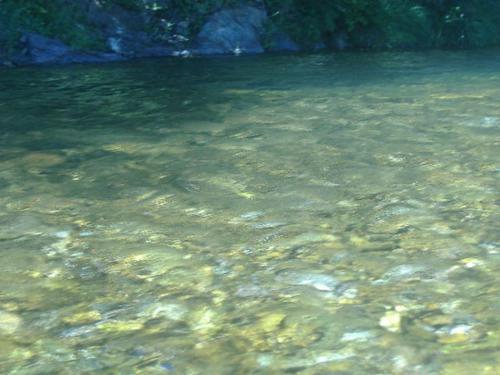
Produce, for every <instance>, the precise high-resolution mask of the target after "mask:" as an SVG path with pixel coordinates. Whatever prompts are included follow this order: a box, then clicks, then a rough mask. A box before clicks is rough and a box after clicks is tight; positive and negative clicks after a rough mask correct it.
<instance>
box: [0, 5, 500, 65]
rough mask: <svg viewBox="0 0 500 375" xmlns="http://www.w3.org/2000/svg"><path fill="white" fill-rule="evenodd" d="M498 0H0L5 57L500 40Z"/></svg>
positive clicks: (33, 59) (85, 57) (59, 60)
mask: <svg viewBox="0 0 500 375" xmlns="http://www.w3.org/2000/svg"><path fill="white" fill-rule="evenodd" d="M498 14H500V2H498V1H495V0H467V1H466V0H402V1H397V2H396V1H389V0H356V1H354V0H322V1H317V2H311V1H306V0H246V1H238V0H206V1H194V0H50V1H49V0H30V1H25V0H23V1H20V0H0V65H6V66H16V65H33V64H65V63H87V62H94V63H100V62H108V61H120V60H127V59H132V58H138V57H159V56H179V57H189V56H193V55H219V54H234V55H239V54H257V53H264V52H275V51H307V50H321V49H330V50H346V49H347V50H388V49H425V48H473V47H485V46H493V45H498V44H500V22H497V21H498V20H497V18H498Z"/></svg>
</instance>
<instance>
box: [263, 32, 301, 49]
mask: <svg viewBox="0 0 500 375" xmlns="http://www.w3.org/2000/svg"><path fill="white" fill-rule="evenodd" d="M269 50H270V51H273V52H284V51H289V52H298V51H300V50H301V48H300V46H299V45H298V44H297V43H295V42H294V41H293V40H292V39H291V38H290V37H289V36H288V35H287V34H285V33H284V32H282V31H277V32H275V33H273V35H271V45H270V47H269Z"/></svg>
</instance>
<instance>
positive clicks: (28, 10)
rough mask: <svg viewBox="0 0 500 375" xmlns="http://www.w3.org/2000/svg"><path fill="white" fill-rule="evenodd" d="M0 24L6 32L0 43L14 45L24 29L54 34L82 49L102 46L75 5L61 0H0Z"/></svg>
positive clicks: (10, 46)
mask: <svg viewBox="0 0 500 375" xmlns="http://www.w3.org/2000/svg"><path fill="white" fill-rule="evenodd" d="M0 24H1V25H3V28H4V30H5V34H4V35H3V37H2V41H0V43H1V44H2V45H3V47H4V49H6V50H7V51H9V50H12V49H13V48H15V45H16V43H17V41H18V40H19V36H20V33H21V32H23V31H27V32H37V33H40V34H43V35H46V36H49V37H57V38H60V39H61V40H63V41H64V42H66V43H68V44H70V45H72V46H74V47H77V48H82V49H86V48H88V49H96V48H99V47H101V46H102V44H101V43H100V41H99V40H98V39H97V38H96V37H95V36H94V33H93V32H92V29H91V27H90V26H89V24H88V23H87V21H86V20H85V18H84V17H83V15H82V13H81V12H80V11H79V9H78V8H77V7H76V6H72V4H71V3H68V2H67V1H64V0H0Z"/></svg>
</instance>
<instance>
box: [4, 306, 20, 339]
mask: <svg viewBox="0 0 500 375" xmlns="http://www.w3.org/2000/svg"><path fill="white" fill-rule="evenodd" d="M21 324H22V319H21V317H20V316H18V315H17V314H14V313H11V312H7V311H1V310H0V334H4V335H12V334H14V333H15V332H16V331H17V330H18V329H19V327H20V326H21Z"/></svg>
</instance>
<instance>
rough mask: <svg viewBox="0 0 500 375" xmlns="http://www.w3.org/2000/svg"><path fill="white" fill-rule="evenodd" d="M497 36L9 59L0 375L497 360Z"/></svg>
mask: <svg viewBox="0 0 500 375" xmlns="http://www.w3.org/2000/svg"><path fill="white" fill-rule="evenodd" d="M499 103H500V51H498V50H486V51H479V52H427V53H410V52H407V53H352V54H350V53H342V54H315V55H307V54H304V55H282V56H281V55H275V56H273V55H270V56H260V57H251V56H250V57H248V56H247V57H238V58H233V57H232V58H224V57H221V58H213V59H196V58H194V59H183V60H175V59H173V60H169V59H158V60H144V61H135V62H128V63H116V64H107V65H81V66H64V67H44V68H21V69H15V70H10V69H3V70H0V255H1V263H0V372H2V373H4V374H30V375H31V374H155V375H156V374H170V373H172V374H217V375H222V374H228V375H229V374H288V373H291V374H306V375H309V374H311V375H312V374H402V375H412V374H413V375H417V374H428V375H432V374H445V375H470V374H474V375H480V374H488V375H493V374H500V361H499V359H500V356H499V351H500V277H499V275H500V236H499V222H500V209H499V203H500V200H499V185H500V184H499V177H500V166H499V154H500V152H499V144H500V106H499Z"/></svg>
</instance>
